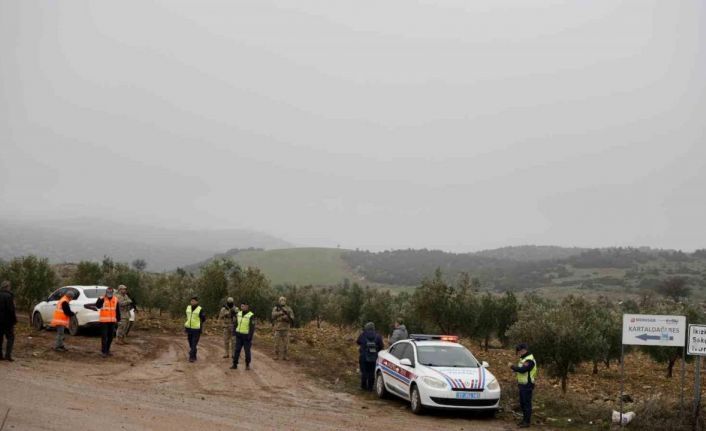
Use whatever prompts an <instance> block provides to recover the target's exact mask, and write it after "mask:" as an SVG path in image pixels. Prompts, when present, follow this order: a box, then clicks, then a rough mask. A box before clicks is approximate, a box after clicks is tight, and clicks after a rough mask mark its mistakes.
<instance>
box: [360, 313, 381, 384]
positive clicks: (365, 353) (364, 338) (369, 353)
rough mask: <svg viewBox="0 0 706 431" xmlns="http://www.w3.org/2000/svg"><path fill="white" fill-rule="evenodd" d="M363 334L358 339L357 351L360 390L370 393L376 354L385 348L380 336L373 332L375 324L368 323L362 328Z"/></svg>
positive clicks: (373, 378)
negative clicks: (358, 354)
mask: <svg viewBox="0 0 706 431" xmlns="http://www.w3.org/2000/svg"><path fill="white" fill-rule="evenodd" d="M363 328H364V329H363V332H362V333H361V334H360V336H359V337H358V341H357V343H358V346H359V348H358V351H359V353H360V358H359V359H358V362H359V365H360V388H361V389H362V390H364V391H372V390H373V384H374V382H375V363H376V362H377V359H378V353H379V352H380V351H381V350H382V349H384V348H385V345H384V344H383V342H382V337H381V336H380V334H378V333H377V332H375V324H374V323H373V322H368V323H366V324H365V326H364V327H363Z"/></svg>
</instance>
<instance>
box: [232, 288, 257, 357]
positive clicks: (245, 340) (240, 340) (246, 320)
mask: <svg viewBox="0 0 706 431" xmlns="http://www.w3.org/2000/svg"><path fill="white" fill-rule="evenodd" d="M254 334H255V314H253V312H252V311H250V305H248V302H247V301H241V304H240V311H239V312H238V314H237V315H236V321H235V325H234V326H233V336H234V337H235V351H234V352H233V365H232V366H231V367H230V368H231V369H232V370H237V369H238V361H239V360H240V352H241V351H242V350H243V348H244V349H245V369H246V370H249V369H250V362H251V360H252V356H251V354H250V348H251V347H252V337H253V335H254Z"/></svg>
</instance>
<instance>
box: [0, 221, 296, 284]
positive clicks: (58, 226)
mask: <svg viewBox="0 0 706 431" xmlns="http://www.w3.org/2000/svg"><path fill="white" fill-rule="evenodd" d="M248 247H256V248H264V249H274V248H286V247H292V244H290V243H288V242H286V241H283V240H281V239H278V238H275V237H273V236H271V235H268V234H265V233H260V232H255V231H250V230H246V229H214V230H208V229H178V228H166V227H154V226H146V225H139V224H121V223H115V222H109V221H105V220H100V219H92V218H76V219H70V220H52V221H45V222H36V221H32V222H22V221H10V220H0V259H5V260H7V259H10V258H12V257H15V256H22V255H27V254H35V255H38V256H42V257H47V258H49V260H50V261H51V262H52V263H62V262H78V261H80V260H99V259H102V257H103V256H110V257H112V258H113V259H114V260H116V261H124V262H131V261H132V260H134V259H137V258H142V259H145V260H146V261H147V264H148V269H149V270H151V271H163V270H170V269H174V268H176V267H178V266H183V265H187V264H191V263H194V262H198V261H200V260H203V259H206V258H208V257H210V256H213V255H214V254H215V253H218V252H221V251H223V250H228V249H231V248H248Z"/></svg>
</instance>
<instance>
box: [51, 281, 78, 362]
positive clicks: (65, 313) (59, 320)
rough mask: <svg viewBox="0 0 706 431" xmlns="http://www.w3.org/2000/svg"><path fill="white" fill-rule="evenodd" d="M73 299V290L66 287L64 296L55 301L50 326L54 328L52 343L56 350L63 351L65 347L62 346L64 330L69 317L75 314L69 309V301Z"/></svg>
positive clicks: (69, 319) (69, 320)
mask: <svg viewBox="0 0 706 431" xmlns="http://www.w3.org/2000/svg"><path fill="white" fill-rule="evenodd" d="M73 299H74V292H73V290H70V289H68V290H67V291H66V293H64V296H62V297H61V299H59V302H57V303H56V309H55V310H54V316H53V317H52V319H51V323H50V324H49V325H50V326H52V327H54V328H56V342H55V343H54V350H56V351H57V352H65V351H66V347H64V331H66V328H68V327H69V323H70V322H71V318H72V317H74V316H75V315H76V313H74V312H73V311H71V307H69V303H70V302H71V300H73Z"/></svg>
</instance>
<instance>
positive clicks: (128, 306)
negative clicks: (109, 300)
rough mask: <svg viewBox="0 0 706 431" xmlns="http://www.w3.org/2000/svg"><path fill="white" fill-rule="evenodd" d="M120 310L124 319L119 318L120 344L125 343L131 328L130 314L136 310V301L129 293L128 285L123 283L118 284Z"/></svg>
mask: <svg viewBox="0 0 706 431" xmlns="http://www.w3.org/2000/svg"><path fill="white" fill-rule="evenodd" d="M116 297H117V298H118V311H119V312H120V316H121V317H122V319H119V320H118V344H125V343H126V341H125V337H127V334H128V330H129V328H130V315H131V314H132V312H134V309H135V302H134V301H133V300H132V298H130V296H129V295H128V294H127V286H125V285H124V284H121V285H120V286H118V294H117V295H116Z"/></svg>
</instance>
